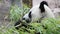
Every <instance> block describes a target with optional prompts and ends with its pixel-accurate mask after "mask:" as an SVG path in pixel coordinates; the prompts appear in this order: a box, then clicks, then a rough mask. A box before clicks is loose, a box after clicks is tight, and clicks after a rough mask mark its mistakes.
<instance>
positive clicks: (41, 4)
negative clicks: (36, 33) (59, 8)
mask: <svg viewBox="0 0 60 34" xmlns="http://www.w3.org/2000/svg"><path fill="white" fill-rule="evenodd" d="M44 5H47V6H48V3H47V2H46V1H42V2H41V3H40V6H39V9H40V10H41V13H43V12H45V9H44Z"/></svg>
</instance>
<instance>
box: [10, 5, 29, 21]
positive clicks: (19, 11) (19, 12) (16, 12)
mask: <svg viewBox="0 0 60 34" xmlns="http://www.w3.org/2000/svg"><path fill="white" fill-rule="evenodd" d="M28 10H29V8H28V7H26V8H20V7H18V6H16V5H15V6H11V8H10V19H11V20H13V21H17V20H18V19H20V18H21V17H22V16H23V15H24V14H25V13H27V12H28Z"/></svg>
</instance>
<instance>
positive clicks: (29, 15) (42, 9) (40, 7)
mask: <svg viewBox="0 0 60 34" xmlns="http://www.w3.org/2000/svg"><path fill="white" fill-rule="evenodd" d="M44 4H45V5H47V6H48V3H47V2H46V1H42V2H41V3H40V6H39V9H40V10H41V13H43V12H45V9H44ZM31 12H32V11H31ZM31 12H29V14H28V17H29V18H30V19H32V16H31ZM22 19H23V20H24V18H22ZM28 22H30V21H27V23H28ZM20 23H22V21H20V20H18V21H17V22H16V23H15V25H14V26H17V25H19V24H20ZM21 26H24V27H27V26H26V25H24V24H22V25H21ZM21 26H18V27H15V28H16V29H19V28H20V27H21Z"/></svg>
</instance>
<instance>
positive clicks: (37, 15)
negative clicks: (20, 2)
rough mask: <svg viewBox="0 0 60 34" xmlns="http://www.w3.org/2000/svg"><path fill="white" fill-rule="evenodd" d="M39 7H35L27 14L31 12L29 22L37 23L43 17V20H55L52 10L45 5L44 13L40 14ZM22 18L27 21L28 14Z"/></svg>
mask: <svg viewBox="0 0 60 34" xmlns="http://www.w3.org/2000/svg"><path fill="white" fill-rule="evenodd" d="M39 5H40V4H39ZM39 5H36V6H34V7H32V8H31V9H30V11H29V12H31V15H32V18H31V21H37V20H39V19H40V18H41V17H42V16H44V18H55V16H54V14H53V12H52V10H51V9H50V8H49V7H48V6H47V5H44V8H45V12H43V13H41V10H40V9H39ZM23 18H25V19H29V17H28V13H27V14H26V15H25V16H24V17H23Z"/></svg>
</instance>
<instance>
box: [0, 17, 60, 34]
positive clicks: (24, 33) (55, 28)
mask: <svg viewBox="0 0 60 34" xmlns="http://www.w3.org/2000/svg"><path fill="white" fill-rule="evenodd" d="M2 31H3V32H2ZM38 32H40V33H41V34H42V33H43V34H60V20H58V19H53V18H46V19H44V20H42V22H41V23H36V22H34V23H33V22H32V23H30V24H28V26H27V28H25V27H20V29H19V30H16V29H15V28H14V26H13V27H11V28H6V27H1V28H0V34H35V33H38Z"/></svg>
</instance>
